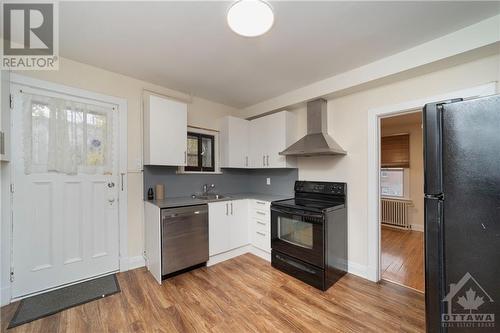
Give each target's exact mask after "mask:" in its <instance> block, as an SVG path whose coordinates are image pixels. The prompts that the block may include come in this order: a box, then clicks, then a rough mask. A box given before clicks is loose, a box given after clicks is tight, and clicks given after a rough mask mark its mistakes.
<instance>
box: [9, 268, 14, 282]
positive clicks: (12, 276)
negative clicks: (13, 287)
mask: <svg viewBox="0 0 500 333" xmlns="http://www.w3.org/2000/svg"><path fill="white" fill-rule="evenodd" d="M10 282H14V268H11V269H10Z"/></svg>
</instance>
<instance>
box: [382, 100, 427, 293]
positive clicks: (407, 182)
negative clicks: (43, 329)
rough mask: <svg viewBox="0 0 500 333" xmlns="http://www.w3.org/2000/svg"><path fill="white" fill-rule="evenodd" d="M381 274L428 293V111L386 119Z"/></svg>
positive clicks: (384, 132)
mask: <svg viewBox="0 0 500 333" xmlns="http://www.w3.org/2000/svg"><path fill="white" fill-rule="evenodd" d="M379 140H380V165H379V177H380V189H379V190H380V201H379V205H380V206H379V212H380V221H379V223H380V234H381V237H380V240H381V243H380V249H381V256H380V270H381V278H382V279H383V280H387V281H390V282H393V283H397V284H399V285H402V286H405V287H408V288H411V289H414V290H417V291H419V292H424V290H425V285H424V281H425V269H424V232H423V231H424V164H423V136H422V110H416V111H411V112H407V113H404V114H399V115H394V116H389V117H385V118H381V119H380V138H379Z"/></svg>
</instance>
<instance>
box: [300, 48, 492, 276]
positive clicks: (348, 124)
mask: <svg viewBox="0 0 500 333" xmlns="http://www.w3.org/2000/svg"><path fill="white" fill-rule="evenodd" d="M499 63H500V58H499V56H498V54H497V55H494V56H487V57H484V58H481V59H477V60H473V61H470V62H467V63H463V64H459V65H456V66H454V67H450V68H447V69H443V70H440V71H437V72H431V73H428V74H425V75H420V76H417V77H413V78H411V79H406V80H402V81H398V82H395V83H391V84H388V85H384V86H380V87H376V88H371V89H368V90H363V91H360V92H357V93H353V94H350V95H346V96H343V97H339V98H335V99H330V100H329V101H328V113H329V114H328V130H329V133H330V134H331V135H332V136H333V137H334V138H335V139H336V140H337V142H338V143H339V144H340V145H342V147H343V148H344V149H345V150H347V155H346V156H344V157H331V156H330V157H326V156H325V157H304V158H300V159H299V163H298V165H299V178H300V179H301V180H323V181H340V182H347V184H348V219H349V228H348V232H349V236H348V237H349V261H350V263H351V267H352V271H353V272H355V273H358V274H360V275H364V274H365V272H366V271H365V270H366V269H367V264H368V248H367V244H368V216H367V209H368V194H367V193H368V192H367V191H368V186H367V181H368V179H367V178H368V176H367V174H368V166H367V163H368V134H367V129H368V110H370V109H373V108H378V107H383V106H387V105H393V104H399V103H402V102H405V101H409V100H415V99H419V98H423V97H426V96H434V95H439V94H443V93H447V92H452V91H457V90H461V89H465V88H469V87H474V86H478V85H481V84H485V83H489V82H492V81H498V80H499V77H500V76H499V75H500V69H499ZM293 112H295V113H296V114H297V117H298V124H299V125H298V126H299V128H298V131H299V133H301V134H305V132H306V112H305V108H304V107H302V108H299V109H296V110H293Z"/></svg>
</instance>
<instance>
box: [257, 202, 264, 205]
mask: <svg viewBox="0 0 500 333" xmlns="http://www.w3.org/2000/svg"><path fill="white" fill-rule="evenodd" d="M256 203H258V204H259V205H265V204H266V203H265V202H263V201H256Z"/></svg>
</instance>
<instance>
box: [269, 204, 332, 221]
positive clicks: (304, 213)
mask: <svg viewBox="0 0 500 333" xmlns="http://www.w3.org/2000/svg"><path fill="white" fill-rule="evenodd" d="M271 211H274V212H276V213H279V214H288V215H295V216H303V217H313V218H318V219H323V214H316V213H307V212H304V211H301V212H300V213H299V212H297V211H293V210H288V209H286V210H285V209H282V208H276V207H271Z"/></svg>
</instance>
